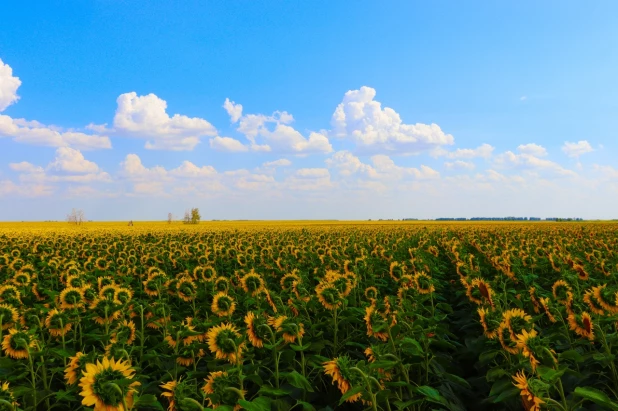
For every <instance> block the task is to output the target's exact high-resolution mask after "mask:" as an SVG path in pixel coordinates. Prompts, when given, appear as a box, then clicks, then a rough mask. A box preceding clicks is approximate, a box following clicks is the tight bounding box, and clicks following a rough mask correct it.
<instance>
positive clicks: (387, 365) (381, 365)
mask: <svg viewBox="0 0 618 411" xmlns="http://www.w3.org/2000/svg"><path fill="white" fill-rule="evenodd" d="M397 364H399V362H398V361H376V362H372V363H371V364H369V369H370V370H379V369H382V370H390V369H391V368H393V367H395V366H397Z"/></svg>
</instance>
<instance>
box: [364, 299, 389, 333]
mask: <svg viewBox="0 0 618 411" xmlns="http://www.w3.org/2000/svg"><path fill="white" fill-rule="evenodd" d="M365 324H366V325H367V335H368V336H369V337H375V338H377V339H379V340H382V341H386V340H388V332H387V330H388V324H387V323H386V321H385V319H384V318H383V317H382V316H381V315H380V314H379V313H378V311H377V310H376V307H375V306H373V305H370V306H369V307H367V308H365Z"/></svg>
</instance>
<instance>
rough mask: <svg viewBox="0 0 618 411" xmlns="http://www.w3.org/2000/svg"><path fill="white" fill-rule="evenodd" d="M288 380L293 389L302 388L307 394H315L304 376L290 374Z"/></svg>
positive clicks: (294, 372) (296, 373)
mask: <svg viewBox="0 0 618 411" xmlns="http://www.w3.org/2000/svg"><path fill="white" fill-rule="evenodd" d="M286 379H287V381H288V382H289V383H290V385H291V386H293V387H296V388H300V389H302V390H305V391H307V392H313V387H312V386H311V384H310V383H309V381H307V379H306V378H305V377H303V376H302V374H300V373H298V372H296V371H292V372H290V373H288V374H287V376H286Z"/></svg>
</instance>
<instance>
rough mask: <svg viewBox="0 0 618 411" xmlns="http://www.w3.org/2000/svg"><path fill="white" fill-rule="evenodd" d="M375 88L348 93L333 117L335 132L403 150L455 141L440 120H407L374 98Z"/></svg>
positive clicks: (379, 146) (414, 150) (369, 144)
mask: <svg viewBox="0 0 618 411" xmlns="http://www.w3.org/2000/svg"><path fill="white" fill-rule="evenodd" d="M375 95H376V91H375V89H373V88H371V87H365V86H363V87H361V88H360V90H350V91H348V92H347V93H345V95H344V97H343V101H342V102H341V103H340V104H339V105H338V106H337V108H336V109H335V112H334V113H333V116H332V119H331V125H332V127H333V134H334V135H335V136H337V137H341V138H348V139H351V140H353V141H354V142H355V143H357V144H359V145H361V146H364V147H373V148H376V149H381V150H385V151H396V152H400V153H419V152H422V151H426V150H431V149H434V148H436V147H440V146H444V145H450V144H453V143H454V139H453V136H452V135H450V134H445V133H444V132H443V131H442V129H441V128H440V127H439V126H438V125H437V124H431V125H428V124H422V123H417V124H404V123H403V121H402V120H401V118H400V116H399V114H398V113H397V112H396V111H395V110H393V109H392V108H390V107H385V108H382V105H381V103H380V102H378V101H376V100H374V98H375Z"/></svg>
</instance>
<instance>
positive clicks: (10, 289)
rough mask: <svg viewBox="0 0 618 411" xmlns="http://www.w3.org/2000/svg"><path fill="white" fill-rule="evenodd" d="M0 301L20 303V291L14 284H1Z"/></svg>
mask: <svg viewBox="0 0 618 411" xmlns="http://www.w3.org/2000/svg"><path fill="white" fill-rule="evenodd" d="M0 302H6V303H9V304H13V305H21V293H20V292H19V290H18V289H17V287H15V286H14V285H11V284H7V285H3V286H1V287H0Z"/></svg>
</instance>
